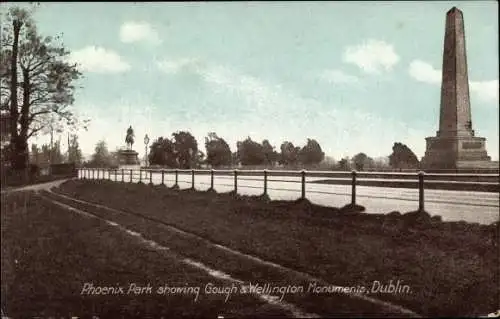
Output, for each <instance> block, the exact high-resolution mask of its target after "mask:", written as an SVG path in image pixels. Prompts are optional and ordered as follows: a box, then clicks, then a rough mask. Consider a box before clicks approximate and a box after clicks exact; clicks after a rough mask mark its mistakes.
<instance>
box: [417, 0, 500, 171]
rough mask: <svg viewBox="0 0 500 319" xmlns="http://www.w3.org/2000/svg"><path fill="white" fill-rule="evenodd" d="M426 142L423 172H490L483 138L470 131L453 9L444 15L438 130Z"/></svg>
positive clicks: (461, 36) (458, 21) (462, 48)
mask: <svg viewBox="0 0 500 319" xmlns="http://www.w3.org/2000/svg"><path fill="white" fill-rule="evenodd" d="M426 142H427V148H426V152H425V156H424V158H423V159H422V166H423V168H426V169H466V170H470V169H478V168H479V169H481V168H487V169H490V168H492V164H494V163H492V162H491V159H490V157H489V156H488V154H487V152H486V148H485V142H486V139H485V138H483V137H476V136H474V130H473V129H472V119H471V107H470V97H469V80H468V74H467V55H466V45H465V31H464V20H463V14H462V12H461V11H460V10H458V9H457V8H455V7H453V8H452V9H451V10H449V11H448V12H447V13H446V30H445V37H444V50H443V70H442V82H441V104H440V117H439V131H437V133H436V136H433V137H427V138H426ZM494 166H495V167H496V166H497V165H496V164H494Z"/></svg>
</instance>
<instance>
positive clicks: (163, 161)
mask: <svg viewBox="0 0 500 319" xmlns="http://www.w3.org/2000/svg"><path fill="white" fill-rule="evenodd" d="M148 157H149V164H150V165H161V166H167V167H171V168H176V167H178V163H177V156H176V154H175V152H174V143H173V142H172V141H171V140H170V139H168V138H163V137H159V138H158V139H157V140H156V141H154V142H153V143H152V144H151V146H150V151H149V156H148Z"/></svg>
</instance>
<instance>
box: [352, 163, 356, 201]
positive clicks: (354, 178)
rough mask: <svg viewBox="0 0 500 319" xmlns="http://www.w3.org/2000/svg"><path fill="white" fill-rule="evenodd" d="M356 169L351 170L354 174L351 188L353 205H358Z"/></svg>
mask: <svg viewBox="0 0 500 319" xmlns="http://www.w3.org/2000/svg"><path fill="white" fill-rule="evenodd" d="M356 174H357V173H356V171H355V170H353V171H352V172H351V175H352V189H351V205H353V206H354V205H356Z"/></svg>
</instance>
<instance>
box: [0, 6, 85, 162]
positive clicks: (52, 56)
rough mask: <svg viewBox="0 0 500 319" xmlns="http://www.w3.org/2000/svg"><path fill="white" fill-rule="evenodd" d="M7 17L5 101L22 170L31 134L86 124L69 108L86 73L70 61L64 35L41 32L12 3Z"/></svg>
mask: <svg viewBox="0 0 500 319" xmlns="http://www.w3.org/2000/svg"><path fill="white" fill-rule="evenodd" d="M3 20H4V23H3V28H2V38H1V41H2V45H1V47H0V64H1V65H0V78H1V79H0V85H1V91H2V94H1V98H0V105H1V106H2V108H3V109H8V110H9V113H10V114H9V116H10V120H11V131H10V135H11V143H10V146H9V147H10V149H11V163H12V166H13V167H14V168H17V169H22V168H24V167H25V165H26V163H27V158H28V157H27V156H28V139H29V138H31V137H33V136H36V135H37V134H39V133H47V132H48V131H47V130H50V131H53V130H54V129H61V128H62V127H70V128H75V127H79V126H83V127H84V128H86V125H87V123H88V121H87V120H85V121H82V122H79V121H78V119H77V117H76V116H75V115H74V113H73V112H72V111H71V110H70V106H71V105H72V104H73V102H74V97H73V95H74V91H75V87H74V82H75V81H76V80H78V79H79V78H80V76H81V73H80V72H79V71H78V70H77V67H76V65H75V64H70V63H69V62H67V61H68V59H67V57H68V55H69V51H67V50H66V49H65V48H64V46H63V45H62V44H60V43H58V42H59V40H60V38H59V37H55V38H53V37H43V36H41V35H39V34H38V31H37V28H36V26H35V24H34V22H33V20H32V18H31V15H30V13H29V12H28V11H27V10H25V9H20V8H17V7H13V8H11V9H10V10H9V11H8V12H7V13H6V14H4V16H3Z"/></svg>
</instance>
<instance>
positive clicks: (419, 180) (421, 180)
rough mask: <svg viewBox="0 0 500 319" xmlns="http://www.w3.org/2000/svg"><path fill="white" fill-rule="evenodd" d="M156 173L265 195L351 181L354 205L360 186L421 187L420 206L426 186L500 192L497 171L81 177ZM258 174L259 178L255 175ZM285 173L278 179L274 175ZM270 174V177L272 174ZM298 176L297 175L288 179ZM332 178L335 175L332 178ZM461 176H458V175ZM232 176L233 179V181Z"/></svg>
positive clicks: (82, 173)
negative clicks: (204, 178)
mask: <svg viewBox="0 0 500 319" xmlns="http://www.w3.org/2000/svg"><path fill="white" fill-rule="evenodd" d="M153 174H155V175H157V176H158V177H160V176H161V184H162V185H165V182H167V181H170V182H174V185H173V187H176V188H179V183H182V184H184V185H186V184H188V185H189V184H190V186H191V187H190V189H195V181H196V176H210V183H206V182H201V184H205V185H210V188H209V189H208V190H214V189H215V187H214V186H225V187H232V188H233V191H234V193H238V188H240V187H241V188H252V189H256V188H258V189H262V190H263V195H268V191H269V190H279V191H299V192H300V198H301V199H305V198H306V195H307V188H306V185H307V184H310V183H314V184H316V183H318V184H334V185H350V186H351V187H350V188H351V192H350V195H351V196H350V197H351V205H355V204H356V189H357V186H375V187H398V188H418V209H419V210H421V211H422V210H424V207H425V206H424V204H425V197H424V194H425V189H458V190H469V191H470V190H474V191H478V190H482V191H489V192H499V190H500V187H499V175H498V174H497V175H495V174H442V173H424V172H419V173H418V174H415V173H381V172H356V171H352V172H328V171H326V172H325V171H306V170H302V171H277V170H259V171H256V170H237V169H236V170H195V169H99V168H80V169H79V173H78V177H79V178H82V179H109V180H114V181H117V182H119V181H121V182H129V183H132V182H136V181H137V182H142V183H149V184H153ZM180 175H182V176H187V177H191V178H190V181H187V180H180V179H179V176H180ZM255 176H258V177H259V178H258V179H257V178H252V177H255ZM276 176H279V177H282V178H281V179H276V178H272V177H276ZM215 177H218V178H219V179H224V180H225V181H227V183H222V184H221V183H218V184H217V185H214V179H215ZM270 177H271V178H270ZM286 177H296V179H288V180H287V179H285V178H286ZM321 177H324V178H330V179H329V180H322V179H319V180H308V178H321ZM332 178H333V179H332ZM457 178H458V179H459V180H456V179H457ZM231 180H232V183H231V182H230V181H231ZM242 181H262V182H263V184H262V187H258V186H255V185H242V184H241V183H239V182H242ZM269 182H282V183H295V184H297V183H300V188H298V187H297V188H269V185H268V184H269ZM311 193H321V194H323V193H325V194H332V195H338V194H337V193H329V192H325V191H317V190H316V191H311Z"/></svg>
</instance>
